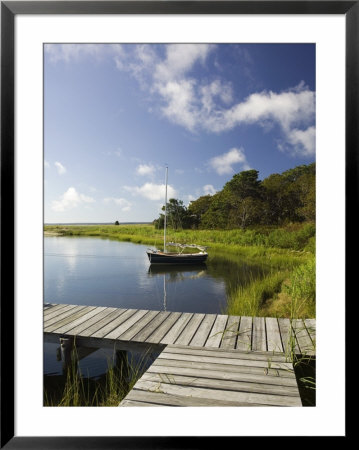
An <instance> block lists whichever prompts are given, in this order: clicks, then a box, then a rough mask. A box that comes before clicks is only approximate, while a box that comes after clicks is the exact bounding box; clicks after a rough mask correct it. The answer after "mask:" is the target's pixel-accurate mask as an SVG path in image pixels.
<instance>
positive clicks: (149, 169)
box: [136, 164, 156, 175]
mask: <svg viewBox="0 0 359 450" xmlns="http://www.w3.org/2000/svg"><path fill="white" fill-rule="evenodd" d="M155 170H156V168H155V167H154V166H153V165H152V164H140V165H139V166H137V168H136V173H137V174H138V175H153V174H154V172H155Z"/></svg>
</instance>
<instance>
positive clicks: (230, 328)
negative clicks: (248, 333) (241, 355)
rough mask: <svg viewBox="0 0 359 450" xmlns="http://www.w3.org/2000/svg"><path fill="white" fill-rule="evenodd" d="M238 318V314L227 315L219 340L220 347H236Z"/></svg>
mask: <svg viewBox="0 0 359 450" xmlns="http://www.w3.org/2000/svg"><path fill="white" fill-rule="evenodd" d="M240 319H241V318H240V317H238V316H228V322H227V326H226V329H225V330H224V333H223V338H222V341H221V348H225V349H227V350H229V349H233V348H236V344H237V338H238V332H239V324H240Z"/></svg>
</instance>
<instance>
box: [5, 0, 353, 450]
mask: <svg viewBox="0 0 359 450" xmlns="http://www.w3.org/2000/svg"><path fill="white" fill-rule="evenodd" d="M18 14H218V15H219V14H321V15H328V14H340V15H345V20H346V94H345V96H346V128H345V130H346V181H345V185H346V200H345V207H346V213H345V219H346V226H345V227H346V228H345V231H346V242H347V246H346V266H347V267H348V265H349V261H350V256H351V255H353V253H352V252H353V250H354V248H353V246H352V245H351V246H350V247H349V246H348V242H349V239H348V236H350V235H353V236H354V232H355V231H357V230H354V227H355V228H357V225H356V223H355V222H354V221H353V220H349V214H350V211H351V210H352V205H355V206H356V205H357V204H358V150H359V145H358V144H359V133H358V130H359V126H358V125H359V116H358V109H359V1H337V0H333V1H269V0H268V1H256V0H253V1H236V0H233V1H199V0H197V1H2V2H1V216H0V217H1V219H2V220H1V342H0V343H1V442H0V447H1V448H6V449H64V448H66V449H75V448H88V449H100V448H101V449H113V448H125V449H132V448H149V449H152V448H153V449H157V448H174V449H176V448H202V447H205V446H206V447H208V446H209V445H215V446H216V445H218V444H219V442H218V441H220V443H221V444H222V445H223V443H224V442H223V440H226V439H227V438H226V437H205V436H203V437H202V436H199V437H185V436H181V437H163V436H162V437H161V436H157V437H85V436H84V437H41V436H38V437H25V436H15V435H14V423H15V409H14V332H15V330H14V281H15V274H14V246H15V242H14V226H15V219H14V182H15V180H14V158H15V154H14V58H15V54H14V51H15V49H14V20H15V16H16V15H18ZM349 205H351V207H349ZM353 283H354V280H353V279H352V277H350V276H349V274H348V272H347V273H346V293H347V294H346V295H348V292H350V291H351V288H352V287H353ZM347 431H348V430H347ZM345 437H348V434H347V433H346V436H345ZM228 439H233V437H232V438H228Z"/></svg>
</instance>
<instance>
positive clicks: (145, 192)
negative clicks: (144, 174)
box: [124, 183, 177, 200]
mask: <svg viewBox="0 0 359 450" xmlns="http://www.w3.org/2000/svg"><path fill="white" fill-rule="evenodd" d="M124 188H125V189H126V190H127V191H129V192H131V193H132V195H140V196H142V197H144V198H147V199H149V200H162V199H163V200H164V198H165V189H166V185H165V184H155V183H145V184H144V185H142V186H140V187H138V186H124ZM176 195H177V193H176V190H175V189H174V188H173V187H172V186H170V185H168V186H167V198H168V199H170V198H174V197H176Z"/></svg>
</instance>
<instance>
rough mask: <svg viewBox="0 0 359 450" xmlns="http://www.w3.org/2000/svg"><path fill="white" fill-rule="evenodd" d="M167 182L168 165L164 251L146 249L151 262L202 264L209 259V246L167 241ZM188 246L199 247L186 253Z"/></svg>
mask: <svg viewBox="0 0 359 450" xmlns="http://www.w3.org/2000/svg"><path fill="white" fill-rule="evenodd" d="M167 183H168V167H166V194H165V218H164V227H163V252H161V251H160V250H153V249H148V250H147V251H146V253H147V256H148V259H149V260H150V263H151V264H201V263H204V262H205V261H206V260H207V257H208V253H207V251H206V250H207V247H205V246H203V245H196V244H177V243H174V242H168V243H166V228H167ZM167 246H172V247H177V248H179V249H180V251H179V252H167V251H166V250H167ZM186 248H191V249H197V250H198V252H194V253H184V250H185V249H186Z"/></svg>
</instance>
